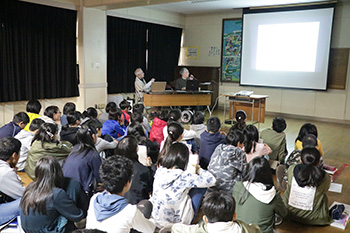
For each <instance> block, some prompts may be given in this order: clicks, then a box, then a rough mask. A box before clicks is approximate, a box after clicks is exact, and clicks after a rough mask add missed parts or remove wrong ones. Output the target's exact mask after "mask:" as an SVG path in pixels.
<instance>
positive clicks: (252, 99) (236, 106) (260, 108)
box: [223, 93, 269, 126]
mask: <svg viewBox="0 0 350 233" xmlns="http://www.w3.org/2000/svg"><path fill="white" fill-rule="evenodd" d="M223 96H225V105H224V119H226V102H227V100H228V101H229V103H230V112H229V117H230V120H231V122H233V119H234V118H235V114H236V112H237V111H238V110H244V111H245V112H246V114H247V120H251V121H252V123H255V122H258V123H259V126H260V123H264V122H265V103H266V98H268V97H269V96H268V95H250V96H241V95H236V94H234V93H226V94H223Z"/></svg>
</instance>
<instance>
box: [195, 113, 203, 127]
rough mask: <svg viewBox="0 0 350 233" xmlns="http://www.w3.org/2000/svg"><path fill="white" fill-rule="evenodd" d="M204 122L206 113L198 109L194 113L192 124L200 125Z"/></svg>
mask: <svg viewBox="0 0 350 233" xmlns="http://www.w3.org/2000/svg"><path fill="white" fill-rule="evenodd" d="M203 123H204V114H203V113H202V112H200V111H197V112H195V113H194V114H193V121H192V124H194V125H199V124H203Z"/></svg>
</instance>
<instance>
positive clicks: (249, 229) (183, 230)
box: [171, 220, 261, 233]
mask: <svg viewBox="0 0 350 233" xmlns="http://www.w3.org/2000/svg"><path fill="white" fill-rule="evenodd" d="M233 223H236V224H238V226H239V227H240V228H241V231H240V232H232V233H261V231H260V229H259V227H258V226H257V225H254V224H250V225H248V224H246V223H244V222H242V221H239V220H235V221H233ZM212 224H214V225H215V224H216V223H212ZM171 232H172V233H209V231H208V227H207V224H206V223H205V222H201V223H199V224H197V225H185V224H182V223H176V224H174V225H173V226H172V228H171Z"/></svg>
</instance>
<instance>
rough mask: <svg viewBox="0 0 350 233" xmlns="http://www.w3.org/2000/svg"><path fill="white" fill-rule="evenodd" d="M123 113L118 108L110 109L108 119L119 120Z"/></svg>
mask: <svg viewBox="0 0 350 233" xmlns="http://www.w3.org/2000/svg"><path fill="white" fill-rule="evenodd" d="M122 114H123V112H122V111H121V110H120V109H119V108H116V109H111V110H110V111H109V112H108V119H109V120H115V121H117V120H119V119H120V117H121V116H122Z"/></svg>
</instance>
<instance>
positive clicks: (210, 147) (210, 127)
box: [199, 117, 225, 169]
mask: <svg viewBox="0 0 350 233" xmlns="http://www.w3.org/2000/svg"><path fill="white" fill-rule="evenodd" d="M220 128H221V122H220V119H219V118H217V117H210V118H209V119H208V121H207V130H206V131H204V132H203V133H202V134H201V140H200V148H201V149H200V151H199V164H200V166H201V167H202V168H203V169H207V167H208V164H209V162H210V158H211V155H212V154H213V152H214V150H215V148H216V147H217V146H218V145H220V144H224V143H225V136H224V135H222V134H221V133H220Z"/></svg>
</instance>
